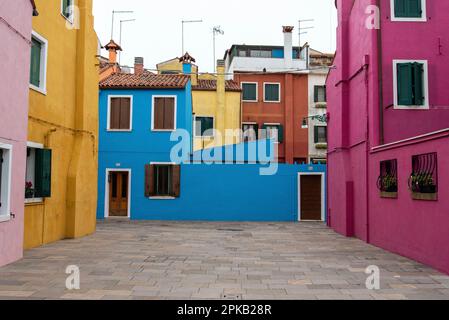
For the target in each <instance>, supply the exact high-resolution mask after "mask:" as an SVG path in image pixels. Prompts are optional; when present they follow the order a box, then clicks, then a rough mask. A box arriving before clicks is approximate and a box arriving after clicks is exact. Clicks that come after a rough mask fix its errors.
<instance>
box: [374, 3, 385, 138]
mask: <svg viewBox="0 0 449 320" xmlns="http://www.w3.org/2000/svg"><path fill="white" fill-rule="evenodd" d="M376 1H377V3H376V4H377V7H378V8H379V12H382V8H381V2H382V1H381V0H376ZM379 20H380V21H379V23H380V24H382V19H381V16H379ZM377 60H378V61H377V66H378V77H379V82H378V83H379V138H380V141H379V144H380V145H383V144H384V143H385V139H384V107H383V104H384V94H383V80H382V76H383V71H382V63H383V57H382V27H381V26H380V25H379V29H378V30H377Z"/></svg>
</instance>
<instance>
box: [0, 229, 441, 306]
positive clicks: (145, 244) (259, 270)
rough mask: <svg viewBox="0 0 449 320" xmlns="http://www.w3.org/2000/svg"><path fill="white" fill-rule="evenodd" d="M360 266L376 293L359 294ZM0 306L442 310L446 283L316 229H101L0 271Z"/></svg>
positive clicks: (401, 260) (394, 257)
mask: <svg viewBox="0 0 449 320" xmlns="http://www.w3.org/2000/svg"><path fill="white" fill-rule="evenodd" d="M68 265H77V266H79V268H80V271H81V288H80V290H75V291H68V290H66V289H65V281H66V277H67V276H68V275H66V274H65V270H66V267H67V266H68ZM370 265H377V266H378V267H379V268H380V270H381V290H378V291H370V290H367V289H366V286H365V282H366V278H367V275H366V274H365V273H364V271H365V269H366V268H367V267H368V266H370ZM0 299H107V300H112V299H229V300H233V299H445V300H449V277H448V276H445V275H443V274H440V273H438V272H436V271H434V270H432V269H431V268H429V267H426V266H423V265H421V264H419V263H416V262H413V261H411V260H408V259H406V258H402V257H399V256H397V255H394V254H391V253H388V252H385V251H383V250H381V249H378V248H375V247H372V246H370V245H367V244H365V243H363V242H361V241H358V240H356V239H347V238H344V237H342V236H340V235H337V234H336V233H334V232H333V231H332V230H329V229H328V228H326V227H325V226H324V225H323V224H320V223H302V224H293V223H193V222H192V223H190V222H188V223H181V222H128V221H108V222H99V224H98V230H97V233H96V234H95V235H92V236H89V237H86V238H83V239H77V240H65V241H60V242H57V243H54V244H51V245H47V246H44V247H42V248H38V249H34V250H30V251H27V252H25V257H24V259H23V260H21V261H19V262H16V263H14V264H12V265H9V266H6V267H3V268H0Z"/></svg>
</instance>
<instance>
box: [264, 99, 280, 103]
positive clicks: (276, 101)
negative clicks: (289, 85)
mask: <svg viewBox="0 0 449 320" xmlns="http://www.w3.org/2000/svg"><path fill="white" fill-rule="evenodd" d="M263 102H264V103H281V101H266V100H264V101H263Z"/></svg>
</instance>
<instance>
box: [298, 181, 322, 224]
mask: <svg viewBox="0 0 449 320" xmlns="http://www.w3.org/2000/svg"><path fill="white" fill-rule="evenodd" d="M300 179H301V181H300V183H301V197H300V201H301V206H300V208H301V220H309V221H310V220H311V221H321V220H322V217H321V212H322V207H321V205H322V204H321V202H322V199H321V187H322V186H321V176H319V175H302V176H301V177H300Z"/></svg>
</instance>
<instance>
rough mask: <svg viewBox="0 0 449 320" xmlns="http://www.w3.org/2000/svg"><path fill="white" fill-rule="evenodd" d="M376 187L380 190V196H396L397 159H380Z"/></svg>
mask: <svg viewBox="0 0 449 320" xmlns="http://www.w3.org/2000/svg"><path fill="white" fill-rule="evenodd" d="M377 187H378V189H379V190H380V192H381V197H382V198H397V196H398V194H397V193H398V161H397V160H396V159H394V160H386V161H381V163H380V176H379V179H378V180H377Z"/></svg>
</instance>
